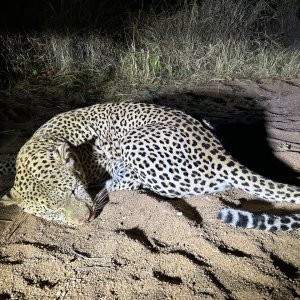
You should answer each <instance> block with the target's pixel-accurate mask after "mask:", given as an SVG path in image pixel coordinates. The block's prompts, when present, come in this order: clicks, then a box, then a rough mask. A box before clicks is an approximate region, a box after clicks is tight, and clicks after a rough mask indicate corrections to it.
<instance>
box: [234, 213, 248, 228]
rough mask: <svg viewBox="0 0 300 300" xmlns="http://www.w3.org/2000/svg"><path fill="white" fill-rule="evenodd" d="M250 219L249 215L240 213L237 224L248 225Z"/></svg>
mask: <svg viewBox="0 0 300 300" xmlns="http://www.w3.org/2000/svg"><path fill="white" fill-rule="evenodd" d="M248 221H249V219H248V216H246V215H244V214H242V213H239V220H238V222H237V223H236V226H240V227H247V225H248Z"/></svg>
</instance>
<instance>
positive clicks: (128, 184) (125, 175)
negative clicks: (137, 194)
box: [95, 162, 142, 210]
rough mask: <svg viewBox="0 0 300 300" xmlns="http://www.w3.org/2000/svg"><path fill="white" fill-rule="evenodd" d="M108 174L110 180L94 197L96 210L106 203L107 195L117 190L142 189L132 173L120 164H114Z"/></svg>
mask: <svg viewBox="0 0 300 300" xmlns="http://www.w3.org/2000/svg"><path fill="white" fill-rule="evenodd" d="M110 173H111V179H109V180H107V181H106V183H105V187H104V188H103V189H101V191H100V192H99V193H98V194H97V195H96V197H95V203H96V209H97V210H99V209H102V208H103V206H104V205H105V204H106V203H107V202H108V193H110V192H113V191H119V190H138V189H140V188H141V187H142V183H141V182H140V181H139V180H138V177H137V175H136V174H135V173H134V171H132V170H130V169H128V168H126V166H125V165H124V164H123V163H122V162H118V163H117V164H115V165H114V167H113V168H112V170H111V172H110Z"/></svg>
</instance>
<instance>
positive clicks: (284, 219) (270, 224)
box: [219, 208, 300, 231]
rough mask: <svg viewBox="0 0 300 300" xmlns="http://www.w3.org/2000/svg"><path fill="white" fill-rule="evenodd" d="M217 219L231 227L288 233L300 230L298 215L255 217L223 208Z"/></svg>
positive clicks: (299, 216)
mask: <svg viewBox="0 0 300 300" xmlns="http://www.w3.org/2000/svg"><path fill="white" fill-rule="evenodd" d="M219 219H221V220H222V221H223V222H224V223H228V224H230V225H233V226H238V227H244V228H256V229H261V230H266V231H290V230H295V229H297V228H300V214H293V215H287V216H274V215H268V214H260V215H257V214H254V213H251V212H248V211H243V210H238V209H233V208H224V209H222V210H221V211H220V213H219Z"/></svg>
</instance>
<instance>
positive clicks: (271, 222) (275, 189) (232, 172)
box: [219, 162, 300, 231]
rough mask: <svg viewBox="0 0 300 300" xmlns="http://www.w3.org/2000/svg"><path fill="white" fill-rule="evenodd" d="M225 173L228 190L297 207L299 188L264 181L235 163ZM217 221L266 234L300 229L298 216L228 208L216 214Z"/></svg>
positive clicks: (299, 202)
mask: <svg viewBox="0 0 300 300" xmlns="http://www.w3.org/2000/svg"><path fill="white" fill-rule="evenodd" d="M228 174H229V180H230V184H231V186H232V187H235V188H238V189H241V190H243V191H245V192H246V193H248V194H251V195H254V196H256V197H259V198H260V199H263V200H265V201H267V202H271V203H272V202H289V203H295V204H300V187H297V186H292V185H288V184H283V183H278V182H275V181H273V180H270V179H267V178H265V177H263V176H261V175H258V174H257V173H255V172H252V171H251V170H249V169H248V168H246V167H245V166H242V165H240V164H239V163H237V162H236V163H232V165H231V166H230V168H229V169H228ZM299 211H300V207H299ZM219 218H220V219H221V220H222V221H224V222H225V223H228V224H231V225H234V226H240V227H245V228H257V229H262V230H267V231H289V230H294V229H297V228H300V214H298V213H296V214H292V215H287V216H274V215H268V214H260V215H258V214H254V213H251V212H247V211H242V210H236V209H232V208H228V209H223V210H222V211H221V212H220V214H219Z"/></svg>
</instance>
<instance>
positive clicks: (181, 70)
mask: <svg viewBox="0 0 300 300" xmlns="http://www.w3.org/2000/svg"><path fill="white" fill-rule="evenodd" d="M291 2H293V1H291ZM291 2H287V5H288V3H291ZM270 3H271V2H270V1H267V0H258V1H255V2H254V1H253V2H251V1H246V0H236V1H234V0H226V1H224V0H214V1H209V0H203V1H201V5H200V4H198V3H197V2H196V1H194V2H191V3H189V2H185V3H184V4H183V5H181V7H180V8H179V9H177V10H165V11H163V12H160V13H157V12H155V11H150V12H148V13H144V12H140V14H139V15H138V16H137V17H134V18H132V21H131V23H130V26H128V27H127V28H126V30H125V34H124V36H123V38H121V39H119V40H118V41H117V42H116V41H113V40H112V39H110V38H109V37H107V36H105V35H103V33H101V32H99V31H95V30H94V31H86V32H85V33H80V34H79V33H77V34H76V33H64V34H57V33H44V34H40V35H33V34H29V33H28V34H26V35H8V36H3V35H2V36H1V44H2V48H3V49H4V50H3V53H2V55H3V57H5V60H6V62H7V69H8V71H9V73H8V78H9V82H10V83H11V86H12V87H14V88H18V87H22V88H24V89H30V88H31V87H36V86H48V87H52V88H58V87H63V88H67V87H69V88H72V87H79V88H87V89H97V90H100V91H103V92H104V94H105V95H108V96H109V97H110V96H113V95H116V94H120V93H124V94H133V93H136V92H137V91H142V90H145V89H154V88H157V87H160V86H163V85H185V84H189V83H199V82H207V81H210V80H216V79H217V80H227V79H230V80H232V79H261V78H291V77H293V78H294V77H298V76H299V74H300V51H299V50H297V49H292V48H285V47H284V46H283V43H282V39H281V38H282V37H281V35H280V34H275V33H276V32H280V10H279V9H277V10H275V9H274V8H272V6H270ZM285 9H286V7H285ZM276 26H277V30H276V32H272V28H274V27H276Z"/></svg>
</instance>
